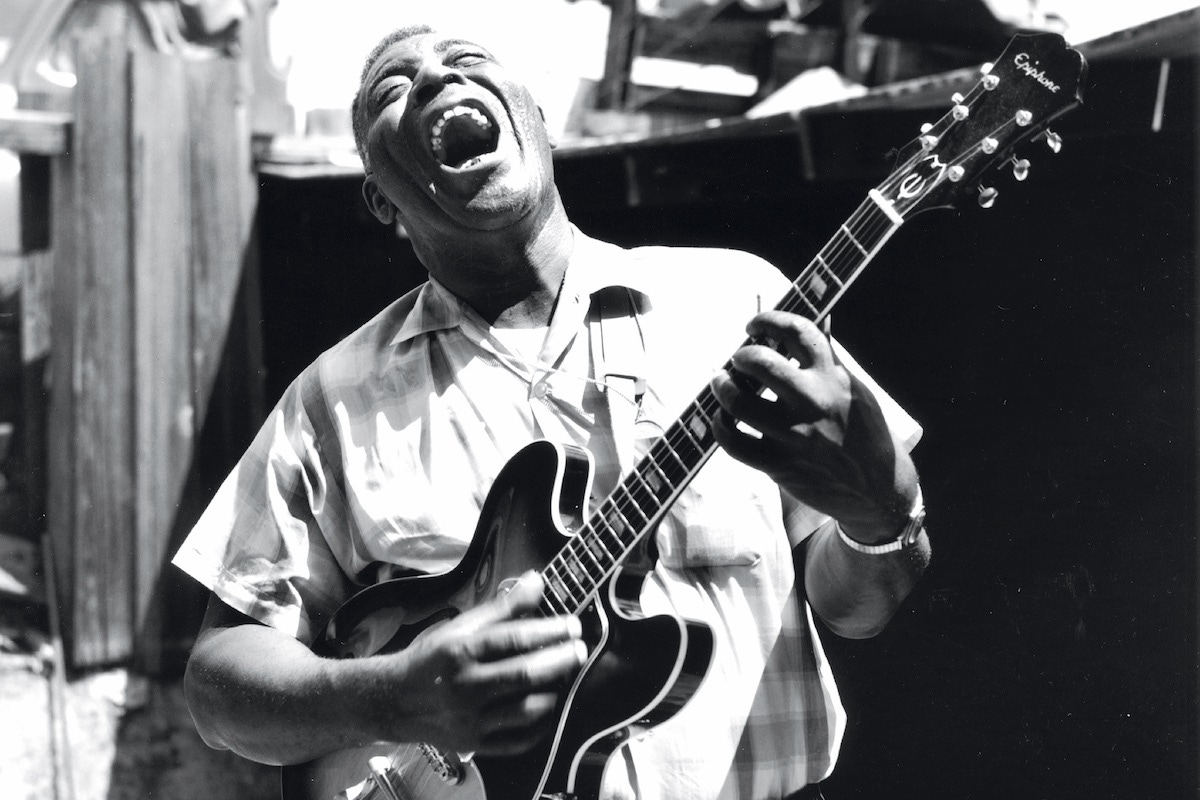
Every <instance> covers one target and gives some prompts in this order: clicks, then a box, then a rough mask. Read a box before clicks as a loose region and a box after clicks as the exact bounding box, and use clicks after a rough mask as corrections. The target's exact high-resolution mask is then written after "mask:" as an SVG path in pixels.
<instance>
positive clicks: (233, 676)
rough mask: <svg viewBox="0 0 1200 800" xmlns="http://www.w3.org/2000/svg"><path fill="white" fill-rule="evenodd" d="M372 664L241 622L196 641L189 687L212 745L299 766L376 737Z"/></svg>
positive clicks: (197, 717) (202, 730)
mask: <svg viewBox="0 0 1200 800" xmlns="http://www.w3.org/2000/svg"><path fill="white" fill-rule="evenodd" d="M251 654H252V655H251ZM370 667H371V664H370V660H369V659H366V660H363V661H357V662H356V661H337V660H332V659H325V658H321V657H318V656H316V655H314V654H313V653H312V652H310V651H309V650H308V648H306V647H305V646H304V645H303V644H301V643H300V642H297V641H295V640H294V639H292V638H291V637H289V636H287V635H286V634H283V633H281V632H279V631H276V630H274V629H271V628H267V627H264V626H261V625H255V624H245V625H235V626H231V627H225V628H219V629H215V630H211V631H207V632H206V633H205V635H203V636H202V637H201V639H200V640H199V641H198V642H197V644H196V647H195V649H194V650H193V652H192V657H191V659H190V660H189V662H188V669H187V674H186V676H185V688H186V691H187V698H188V705H189V707H190V709H191V711H192V716H193V719H194V720H195V723H196V728H197V730H199V731H200V734H201V736H202V737H203V738H204V740H205V741H206V742H207V743H208V744H209V745H210V746H212V747H215V748H218V749H227V750H232V751H234V752H235V753H237V754H238V755H241V756H243V757H245V758H248V759H251V760H253V761H258V762H261V763H264V764H294V763H299V762H303V761H307V760H310V759H312V758H315V757H317V756H319V755H323V754H325V753H328V752H332V751H334V750H339V749H343V748H347V747H353V746H357V745H360V744H364V743H366V742H369V741H371V740H373V739H375V738H377V737H375V736H372V735H371V733H370V731H369V727H370V719H369V716H368V713H367V710H368V709H370V710H371V711H377V710H378V706H377V704H375V702H374V701H373V700H372V698H371V694H372V693H371V691H370V686H371V681H370V677H369V670H370ZM373 705H374V706H375V708H372V706H373Z"/></svg>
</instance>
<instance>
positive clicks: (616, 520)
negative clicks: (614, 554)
mask: <svg viewBox="0 0 1200 800" xmlns="http://www.w3.org/2000/svg"><path fill="white" fill-rule="evenodd" d="M608 502H609V504H610V505H611V506H612V510H611V511H610V512H609V513H608V514H606V515H605V522H606V523H607V527H608V530H609V532H610V533H612V535H613V538H615V539H616V540H617V550H618V551H621V550H624V549H625V547H626V545H627V543H626V541H625V536H624V532H625V530H627V529H628V528H629V520H627V519H625V515H624V514H622V513H621V509H619V508H617V503H616V501H615V500H611V499H610V500H609V501H608Z"/></svg>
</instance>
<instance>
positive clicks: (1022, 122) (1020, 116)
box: [1014, 109, 1033, 128]
mask: <svg viewBox="0 0 1200 800" xmlns="http://www.w3.org/2000/svg"><path fill="white" fill-rule="evenodd" d="M1014 119H1015V120H1016V123H1017V125H1019V126H1021V127H1022V128H1024V127H1025V126H1026V125H1028V124H1029V123H1031V122H1033V113H1032V112H1029V111H1026V110H1025V109H1021V110H1020V111H1018V112H1017V113H1016V116H1015V117H1014Z"/></svg>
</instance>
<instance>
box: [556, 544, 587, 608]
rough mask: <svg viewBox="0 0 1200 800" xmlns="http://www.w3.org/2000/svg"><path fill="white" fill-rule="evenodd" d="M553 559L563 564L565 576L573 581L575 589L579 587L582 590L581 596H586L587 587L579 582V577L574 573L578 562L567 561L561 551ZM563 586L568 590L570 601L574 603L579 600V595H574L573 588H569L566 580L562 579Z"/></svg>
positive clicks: (569, 585)
mask: <svg viewBox="0 0 1200 800" xmlns="http://www.w3.org/2000/svg"><path fill="white" fill-rule="evenodd" d="M555 560H556V561H560V562H561V563H562V564H563V566H564V567H565V568H566V571H567V577H568V578H570V579H571V580H572V581H573V582H574V584H575V589H579V590H580V591H581V592H583V594H582V597H587V595H588V592H587V588H586V587H585V586H584V585H583V584H582V583H580V582H579V577H578V576H577V575H576V574H575V569H574V568H575V567H576V566H577V564H578V562H576V561H568V560H567V559H565V558H563V557H562V553H559V555H558V557H557V558H556V559H555ZM563 586H564V587H565V588H566V589H567V591H568V592H570V597H571V601H572V602H573V603H576V602H578V601H579V600H580V598H579V597H576V596H575V589H572V588H571V584H569V583H567V582H566V581H563Z"/></svg>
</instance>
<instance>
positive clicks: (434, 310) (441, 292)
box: [392, 225, 650, 345]
mask: <svg viewBox="0 0 1200 800" xmlns="http://www.w3.org/2000/svg"><path fill="white" fill-rule="evenodd" d="M571 231H572V233H573V235H574V239H573V248H572V251H571V260H570V263H569V264H568V265H567V275H566V277H565V278H564V280H563V287H562V290H561V291H562V293H563V295H564V297H570V296H571V295H572V294H573V295H575V296H576V297H578V298H580V299H582V298H583V297H585V296H590V295H593V294H595V293H596V292H598V291H600V290H602V289H607V288H609V287H614V286H615V287H623V288H627V289H631V290H633V291H635V292H637V293H639V294H642V295H644V296H646V297H647V298H649V288H650V287H649V283H648V281H647V280H646V275H645V271H644V269H642V268H641V266H642V265H641V263H640V261H639V260H638V259H637V258H634V257H632V254H631V253H630V251H629V250H625V249H624V248H621V247H618V246H617V245H614V244H609V243H607V242H601V241H598V240H596V239H593V238H591V237H590V236H587V235H585V234H584V233H583V232H581V231H580V230H579V229H578V228H576V227H575V226H574V225H572V226H571ZM559 304H560V306H561V305H562V298H560V302H559ZM468 319H470V320H471V321H473V322H474V323H475V324H477V325H479V326H480V327H481V328H482V329H484V330H486V329H487V325H486V324H484V322H483V320H482V319H480V317H479V315H478V314H476V313H475V311H474V310H473V309H472V308H471V307H470V306H468V305H467V304H466V303H464V302H462V301H461V300H460V299H459V298H458V297H457V296H456V295H455V294H454V293H453V292H451V291H450V290H449V289H447V288H446V287H445V286H443V285H442V284H440V283H438V281H437V279H436V278H434V277H432V276H430V277H429V278H428V279H427V280H426V282H425V283H424V284H423V285H422V286H421V287H420V289H419V290H417V296H416V300H415V301H414V303H413V308H412V311H411V312H410V313H409V314H408V315H406V316H405V318H404V322H403V323H402V324H401V325H400V328H399V330H397V331H396V335H395V336H394V337H393V338H392V344H393V345H397V344H402V343H404V342H407V341H409V340H411V339H414V338H416V337H418V336H422V335H425V334H429V333H434V332H436V331H441V330H451V329H454V328H461V327H463V326H464V323H465V322H466V321H467V320H468Z"/></svg>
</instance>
